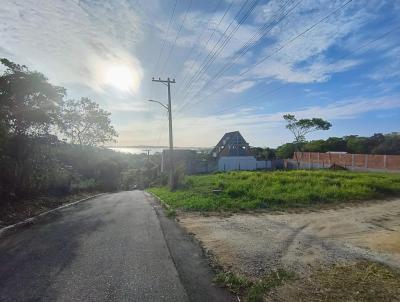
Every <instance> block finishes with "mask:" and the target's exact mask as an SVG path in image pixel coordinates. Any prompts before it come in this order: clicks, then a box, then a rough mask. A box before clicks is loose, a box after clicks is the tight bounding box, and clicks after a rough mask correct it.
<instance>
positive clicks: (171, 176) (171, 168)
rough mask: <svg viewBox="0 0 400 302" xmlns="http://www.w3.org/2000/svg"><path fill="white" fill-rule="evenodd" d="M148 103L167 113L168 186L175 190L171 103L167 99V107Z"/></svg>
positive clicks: (153, 101)
mask: <svg viewBox="0 0 400 302" xmlns="http://www.w3.org/2000/svg"><path fill="white" fill-rule="evenodd" d="M147 101H148V102H152V103H157V104H159V105H161V106H163V107H164V108H165V109H167V111H168V121H169V127H168V128H169V164H170V166H169V185H170V187H171V189H172V190H173V189H175V180H174V159H173V156H174V154H173V153H174V143H173V139H172V112H171V101H170V98H169V102H168V105H165V104H163V103H161V102H159V101H155V100H147Z"/></svg>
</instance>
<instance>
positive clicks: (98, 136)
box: [59, 98, 117, 146]
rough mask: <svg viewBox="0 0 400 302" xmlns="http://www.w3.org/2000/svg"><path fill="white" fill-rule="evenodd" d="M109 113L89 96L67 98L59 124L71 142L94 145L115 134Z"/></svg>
mask: <svg viewBox="0 0 400 302" xmlns="http://www.w3.org/2000/svg"><path fill="white" fill-rule="evenodd" d="M110 115H111V113H109V112H107V111H105V110H103V109H101V108H100V107H99V105H98V104H97V103H95V102H93V101H92V100H90V99H89V98H81V99H80V100H67V101H66V102H65V103H64V106H63V111H62V115H61V119H60V123H59V126H60V129H61V132H62V133H63V134H64V135H65V136H66V137H67V138H68V139H69V140H70V141H71V142H72V143H74V144H79V145H87V146H95V145H99V144H103V143H105V142H109V141H112V140H113V139H114V138H115V137H116V136H117V132H116V131H115V129H114V127H113V126H112V125H111V120H110Z"/></svg>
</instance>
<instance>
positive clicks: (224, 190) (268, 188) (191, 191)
mask: <svg viewBox="0 0 400 302" xmlns="http://www.w3.org/2000/svg"><path fill="white" fill-rule="evenodd" d="M149 190H150V191H151V192H153V193H154V194H156V195H157V196H158V197H160V198H161V199H162V200H163V201H164V202H166V203H167V204H169V205H170V206H171V207H173V208H179V209H184V210H196V211H215V210H231V211H237V210H247V209H261V208H269V209H282V208H290V207H304V206H310V205H314V204H321V203H335V202H345V201H352V200H367V199H375V198H376V199H377V198H385V197H388V196H395V195H399V194H400V175H399V174H384V173H356V172H348V171H322V170H313V171H304V170H299V171H275V172H245V171H238V172H229V173H216V174H212V175H199V176H188V177H186V179H185V181H184V182H183V184H182V185H181V187H180V188H178V189H177V190H176V191H173V192H170V191H169V190H168V189H167V188H166V187H156V188H151V189H149Z"/></svg>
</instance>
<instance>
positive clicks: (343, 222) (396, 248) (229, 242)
mask: <svg viewBox="0 0 400 302" xmlns="http://www.w3.org/2000/svg"><path fill="white" fill-rule="evenodd" d="M179 219H180V223H181V224H182V225H183V226H184V227H185V228H186V230H187V231H188V232H189V233H193V234H194V235H195V237H196V238H197V239H198V240H199V241H201V243H202V245H203V247H204V248H205V249H206V250H209V251H210V252H211V253H212V254H213V255H214V256H215V258H216V259H217V261H218V262H219V264H221V265H222V266H223V267H224V269H225V270H228V271H233V272H236V273H239V274H243V275H245V276H247V277H249V278H252V279H253V280H254V279H257V278H261V277H262V276H264V275H265V274H268V273H269V272H271V271H273V270H276V269H277V268H283V269H285V270H288V271H293V272H296V274H298V275H299V276H303V277H305V276H308V277H309V276H311V275H312V274H314V273H315V270H316V269H317V268H320V267H324V266H326V267H329V266H332V265H337V264H338V263H354V262H356V261H359V260H360V259H367V260H371V261H374V262H379V263H383V264H385V265H388V266H390V267H392V268H394V269H396V270H397V269H400V199H396V200H391V201H377V202H376V203H371V202H369V203H368V204H367V205H358V206H355V207H345V208H341V209H329V210H320V211H315V212H304V213H282V214H279V215H277V214H276V213H275V214H268V213H253V214H233V215H231V216H226V217H223V216H208V217H207V216H204V215H203V214H196V213H181V214H180V215H179ZM278 300H279V299H278Z"/></svg>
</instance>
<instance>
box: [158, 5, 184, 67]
mask: <svg viewBox="0 0 400 302" xmlns="http://www.w3.org/2000/svg"><path fill="white" fill-rule="evenodd" d="M177 3H178V0H175V4H174V6H173V8H172V13H171V16H170V18H169V22H168V27H167V33H166V36H168V33H169V29H170V27H171V23H172V20H173V18H174V16H175V9H176V5H177ZM165 43H166V39H163V44H162V46H161V48H160V53H159V55H158V58H157V60H156V63H155V64H154V68H153V70H154V69H155V68H156V67H157V66H158V63H160V59H161V54H162V53H163V52H164V48H165Z"/></svg>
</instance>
